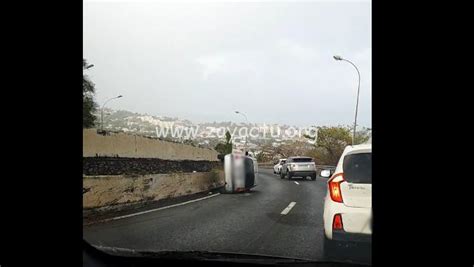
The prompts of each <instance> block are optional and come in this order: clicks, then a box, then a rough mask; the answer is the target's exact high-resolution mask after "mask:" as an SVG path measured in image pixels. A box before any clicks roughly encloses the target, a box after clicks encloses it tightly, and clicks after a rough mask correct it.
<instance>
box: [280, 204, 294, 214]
mask: <svg viewBox="0 0 474 267" xmlns="http://www.w3.org/2000/svg"><path fill="white" fill-rule="evenodd" d="M295 205H296V202H291V203H290V205H288V207H286V208H285V209H284V210H283V211H282V212H281V215H287V214H288V212H290V210H291V209H292V208H293V207H294V206H295Z"/></svg>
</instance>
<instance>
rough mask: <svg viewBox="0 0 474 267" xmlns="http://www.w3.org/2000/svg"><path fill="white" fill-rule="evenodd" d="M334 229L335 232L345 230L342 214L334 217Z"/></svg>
mask: <svg viewBox="0 0 474 267" xmlns="http://www.w3.org/2000/svg"><path fill="white" fill-rule="evenodd" d="M332 229H334V230H344V227H343V225H342V216H341V214H340V213H338V214H336V215H334V219H333V221H332Z"/></svg>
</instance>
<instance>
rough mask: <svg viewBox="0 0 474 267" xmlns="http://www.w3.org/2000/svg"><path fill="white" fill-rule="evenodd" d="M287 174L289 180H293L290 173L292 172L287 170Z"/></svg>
mask: <svg viewBox="0 0 474 267" xmlns="http://www.w3.org/2000/svg"><path fill="white" fill-rule="evenodd" d="M286 173H287V174H288V180H291V173H290V171H288V170H286Z"/></svg>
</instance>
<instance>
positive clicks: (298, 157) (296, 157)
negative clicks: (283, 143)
mask: <svg viewBox="0 0 474 267" xmlns="http://www.w3.org/2000/svg"><path fill="white" fill-rule="evenodd" d="M289 158H292V159H300V158H304V159H312V157H306V156H294V157H289Z"/></svg>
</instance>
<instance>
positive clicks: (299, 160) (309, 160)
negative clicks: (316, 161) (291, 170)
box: [293, 158, 313, 162]
mask: <svg viewBox="0 0 474 267" xmlns="http://www.w3.org/2000/svg"><path fill="white" fill-rule="evenodd" d="M312 161H313V159H312V158H294V159H293V162H312Z"/></svg>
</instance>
